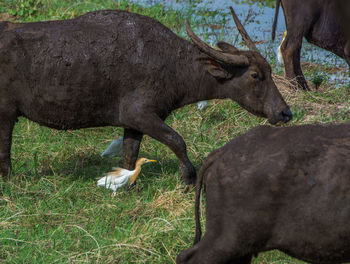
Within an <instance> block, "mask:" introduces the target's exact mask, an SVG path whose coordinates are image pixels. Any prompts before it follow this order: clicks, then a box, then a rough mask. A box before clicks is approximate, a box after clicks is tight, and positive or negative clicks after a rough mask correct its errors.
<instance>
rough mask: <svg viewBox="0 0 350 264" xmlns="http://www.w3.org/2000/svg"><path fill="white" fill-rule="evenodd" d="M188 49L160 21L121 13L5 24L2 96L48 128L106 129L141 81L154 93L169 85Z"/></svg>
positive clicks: (0, 39) (1, 28)
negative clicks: (103, 127)
mask: <svg viewBox="0 0 350 264" xmlns="http://www.w3.org/2000/svg"><path fill="white" fill-rule="evenodd" d="M189 47H192V46H191V45H189V42H188V41H186V40H184V39H182V38H180V37H178V36H176V34H174V33H173V32H172V31H171V30H170V29H168V28H166V27H165V26H163V25H162V24H161V23H159V22H158V21H156V20H154V19H152V18H149V17H146V16H141V15H138V14H133V13H129V12H126V11H118V10H105V11H95V12H91V13H87V14H85V15H82V16H80V17H78V18H76V19H71V20H62V21H44V22H34V23H10V22H3V23H0V92H1V94H3V96H4V95H5V96H7V98H10V97H16V98H13V99H14V100H12V101H16V102H17V105H18V111H19V112H20V113H21V115H24V116H26V117H28V118H29V119H31V120H33V121H35V122H38V123H41V124H44V125H47V126H51V127H54V128H59V129H62V128H63V129H74V128H81V127H89V126H97V125H106V124H109V123H108V122H110V121H109V120H115V119H116V118H115V116H116V112H117V111H118V106H117V104H118V100H119V99H118V98H121V97H122V96H123V95H124V94H126V93H128V92H130V91H131V90H134V89H136V88H137V87H138V86H140V85H142V84H143V85H144V86H146V88H147V89H153V90H157V89H159V87H161V88H162V89H163V88H164V87H166V84H168V83H164V82H171V80H168V79H169V76H175V72H176V63H175V62H176V61H179V60H180V61H182V63H183V64H186V59H185V58H186V57H187V56H186V54H185V53H186V50H188V48H189ZM179 51H185V52H179ZM187 60H188V59H187ZM166 77H168V78H166ZM159 80H161V81H159ZM167 80H168V81H167ZM144 82H148V83H153V85H148V86H147V84H145V83H144ZM34 109H36V110H35V111H34ZM50 111H51V112H50ZM39 113H40V114H39ZM113 124H114V123H113Z"/></svg>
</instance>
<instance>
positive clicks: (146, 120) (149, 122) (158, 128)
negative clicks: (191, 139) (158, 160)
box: [129, 114, 196, 184]
mask: <svg viewBox="0 0 350 264" xmlns="http://www.w3.org/2000/svg"><path fill="white" fill-rule="evenodd" d="M129 119H131V118H130V117H129ZM132 120H133V121H132V122H133V123H132V124H131V126H132V127H133V128H134V129H135V130H137V131H141V132H142V133H144V134H147V135H149V136H151V137H152V138H154V139H156V140H158V141H160V142H161V143H163V144H165V145H167V146H168V147H169V148H170V149H171V150H172V151H173V152H174V153H175V155H176V156H177V158H178V159H179V161H180V171H181V178H182V180H183V181H184V182H185V183H186V184H193V183H194V182H195V179H196V170H195V168H194V167H193V165H192V163H191V162H190V160H189V159H188V157H187V150H186V144H185V141H184V140H183V139H182V137H181V136H180V135H179V134H178V133H176V131H175V130H173V129H172V128H171V127H169V126H168V125H167V124H165V123H164V121H163V120H162V119H161V118H160V117H158V116H157V115H155V114H154V115H148V116H143V115H138V116H137V117H135V118H133V119H132Z"/></svg>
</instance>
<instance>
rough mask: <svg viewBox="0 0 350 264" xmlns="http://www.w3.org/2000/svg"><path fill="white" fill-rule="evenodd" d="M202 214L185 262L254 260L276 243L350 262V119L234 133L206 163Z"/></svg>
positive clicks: (304, 256) (304, 254) (305, 254)
mask: <svg viewBox="0 0 350 264" xmlns="http://www.w3.org/2000/svg"><path fill="white" fill-rule="evenodd" d="M203 181H204V183H205V187H206V232H205V234H204V236H203V239H202V240H200V236H201V227H200V219H199V203H200V199H199V198H200V192H201V186H202V182H203ZM195 215H196V226H197V228H196V239H195V244H194V246H193V247H191V248H190V249H187V250H185V251H183V252H182V253H181V254H180V255H179V256H178V258H177V263H178V264H185V263H186V264H198V263H201V264H209V263H210V264H216V263H220V264H225V263H227V264H228V263H231V264H232V263H237V264H238V263H239V264H249V263H251V258H252V256H253V255H255V254H258V253H259V252H263V251H267V250H271V249H279V250H281V251H283V252H285V253H287V254H289V255H290V256H293V257H295V258H298V259H301V260H304V261H308V262H311V263H317V264H320V263H324V264H326V263H327V264H335V263H343V262H349V261H350V124H341V125H331V124H328V125H305V126H295V127H280V128H273V127H269V126H261V127H257V128H254V129H252V130H250V131H249V132H247V133H246V134H244V135H242V136H240V137H237V138H235V139H233V140H231V141H230V142H229V143H227V144H226V145H225V146H223V147H222V148H219V149H217V150H215V151H214V152H212V153H211V154H210V155H209V156H208V158H207V159H206V160H205V162H204V164H203V166H202V168H201V169H200V172H199V176H198V180H197V190H196V209H195Z"/></svg>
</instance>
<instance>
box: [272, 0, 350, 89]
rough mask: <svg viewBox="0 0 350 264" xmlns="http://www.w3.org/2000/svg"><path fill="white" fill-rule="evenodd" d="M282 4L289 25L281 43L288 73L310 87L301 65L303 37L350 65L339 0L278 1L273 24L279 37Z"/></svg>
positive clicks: (287, 74)
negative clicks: (338, 6) (277, 29)
mask: <svg viewBox="0 0 350 264" xmlns="http://www.w3.org/2000/svg"><path fill="white" fill-rule="evenodd" d="M281 3H282V8H283V12H284V17H285V21H286V27H287V36H286V38H285V40H284V41H283V43H282V45H281V50H282V55H283V60H284V67H285V75H286V77H287V78H288V79H290V80H292V82H293V83H294V84H296V85H298V86H300V87H301V88H302V89H304V90H309V87H308V85H307V83H306V80H305V77H304V75H303V72H302V70H301V66H300V51H301V45H302V40H303V37H305V38H306V40H307V41H308V42H310V43H312V44H314V45H316V46H319V47H321V48H323V49H326V50H329V51H331V52H333V53H335V54H336V55H338V56H340V57H342V58H344V59H345V60H346V61H347V63H348V64H349V65H350V56H348V55H346V53H345V50H344V49H345V45H346V37H345V34H344V27H343V26H342V25H341V20H340V19H339V18H340V15H339V10H338V9H337V3H336V1H335V0H308V1H303V0H293V1H288V0H277V1H276V13H275V19H274V22H273V27H272V39H274V38H275V31H276V25H277V18H278V11H279V6H280V4H281Z"/></svg>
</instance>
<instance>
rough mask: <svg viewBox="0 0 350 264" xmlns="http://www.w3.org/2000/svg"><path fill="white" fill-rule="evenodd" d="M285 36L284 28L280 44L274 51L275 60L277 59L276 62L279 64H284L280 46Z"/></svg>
mask: <svg viewBox="0 0 350 264" xmlns="http://www.w3.org/2000/svg"><path fill="white" fill-rule="evenodd" d="M286 36H287V30H285V31H284V32H283V37H282V41H281V44H280V45H279V46H278V48H277V51H276V54H277V61H278V64H279V65H284V61H283V56H282V52H281V46H282V44H283V41H284V39H285V38H286Z"/></svg>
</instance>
